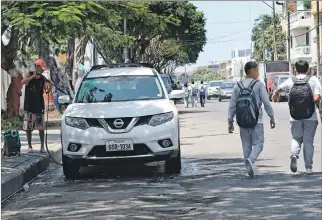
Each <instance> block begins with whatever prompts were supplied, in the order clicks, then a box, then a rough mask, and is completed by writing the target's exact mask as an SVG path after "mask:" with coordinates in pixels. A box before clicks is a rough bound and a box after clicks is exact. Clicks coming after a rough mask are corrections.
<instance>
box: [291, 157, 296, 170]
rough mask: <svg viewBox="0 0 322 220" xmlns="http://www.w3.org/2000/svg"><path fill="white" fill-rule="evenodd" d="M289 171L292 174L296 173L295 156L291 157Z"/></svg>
mask: <svg viewBox="0 0 322 220" xmlns="http://www.w3.org/2000/svg"><path fill="white" fill-rule="evenodd" d="M291 171H292V172H293V173H296V171H297V157H296V156H292V158H291Z"/></svg>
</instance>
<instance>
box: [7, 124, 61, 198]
mask: <svg viewBox="0 0 322 220" xmlns="http://www.w3.org/2000/svg"><path fill="white" fill-rule="evenodd" d="M19 133H20V137H21V145H22V147H21V156H18V157H2V158H1V201H2V200H4V199H6V198H7V197H9V196H11V195H12V194H14V193H15V192H17V191H18V190H19V189H21V187H23V185H24V184H25V183H27V182H29V181H31V180H32V179H34V178H35V177H37V176H38V175H39V174H40V173H42V172H44V171H45V170H46V169H47V168H48V166H49V164H50V160H49V159H47V158H48V154H47V153H46V154H39V150H40V140H39V135H38V131H34V132H33V138H32V143H34V144H33V149H34V152H33V153H28V144H27V139H26V133H25V132H24V131H20V132H19ZM47 142H48V148H49V151H50V152H51V155H52V156H53V158H54V159H55V160H58V161H61V146H60V129H48V141H47ZM2 143H3V141H2Z"/></svg>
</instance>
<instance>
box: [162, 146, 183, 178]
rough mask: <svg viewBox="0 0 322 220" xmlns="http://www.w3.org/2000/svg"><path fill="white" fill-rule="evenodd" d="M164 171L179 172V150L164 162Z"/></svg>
mask: <svg viewBox="0 0 322 220" xmlns="http://www.w3.org/2000/svg"><path fill="white" fill-rule="evenodd" d="M165 171H166V173H168V174H178V173H180V172H181V152H180V150H179V152H178V155H177V156H176V157H174V158H171V159H169V160H167V161H166V162H165Z"/></svg>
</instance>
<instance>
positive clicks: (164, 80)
mask: <svg viewBox="0 0 322 220" xmlns="http://www.w3.org/2000/svg"><path fill="white" fill-rule="evenodd" d="M161 79H162V81H163V84H164V86H165V87H167V88H168V87H171V82H170V79H169V77H168V76H161Z"/></svg>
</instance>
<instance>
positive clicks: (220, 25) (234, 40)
mask: <svg viewBox="0 0 322 220" xmlns="http://www.w3.org/2000/svg"><path fill="white" fill-rule="evenodd" d="M192 3H193V4H194V5H195V6H197V8H198V10H199V11H202V12H203V13H204V15H205V18H206V26H205V29H206V30H207V44H206V45H205V46H204V49H203V52H201V53H200V54H199V58H198V60H197V62H196V64H192V65H190V66H189V65H187V66H186V68H187V71H191V70H193V69H194V68H196V67H198V66H207V65H210V64H211V63H210V62H211V61H217V60H228V59H230V58H231V57H230V54H231V50H234V49H236V48H238V49H250V47H251V33H252V31H251V29H252V27H253V25H254V23H255V21H254V20H255V19H256V18H258V17H259V15H261V14H272V9H271V8H270V7H268V6H267V5H265V4H264V3H263V2H262V1H192ZM266 3H267V4H269V5H272V1H267V2H266ZM280 11H281V6H279V5H276V12H280ZM184 69H185V67H179V68H177V69H176V72H184Z"/></svg>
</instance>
